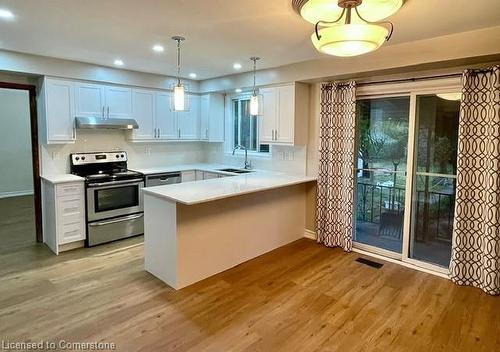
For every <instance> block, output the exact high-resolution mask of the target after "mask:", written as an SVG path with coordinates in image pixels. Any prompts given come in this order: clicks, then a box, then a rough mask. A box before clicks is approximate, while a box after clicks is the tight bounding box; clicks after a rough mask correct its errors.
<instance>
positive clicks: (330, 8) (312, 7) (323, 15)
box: [300, 0, 403, 24]
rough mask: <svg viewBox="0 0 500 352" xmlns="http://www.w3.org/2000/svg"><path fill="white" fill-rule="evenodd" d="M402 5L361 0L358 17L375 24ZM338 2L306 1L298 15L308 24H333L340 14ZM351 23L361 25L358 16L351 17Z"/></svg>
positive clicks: (400, 1) (397, 1) (388, 0)
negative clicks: (320, 22) (322, 22)
mask: <svg viewBox="0 0 500 352" xmlns="http://www.w3.org/2000/svg"><path fill="white" fill-rule="evenodd" d="M402 5H403V0H363V2H362V3H361V5H359V6H358V11H359V13H360V15H361V16H362V17H363V18H364V19H365V20H367V21H370V22H377V21H380V20H382V19H384V18H387V17H389V16H391V15H393V14H394V13H396V12H397V11H398V10H399V9H400V8H401V6H402ZM342 10H343V9H342V8H341V7H339V6H338V0H308V1H307V2H306V3H305V4H304V5H303V6H302V8H301V9H300V15H301V16H302V17H303V18H304V19H305V20H306V21H308V22H310V23H312V24H316V23H317V22H319V21H325V22H333V21H335V20H336V19H337V18H338V17H339V16H340V14H341V13H342ZM352 23H363V21H362V20H361V19H360V18H359V17H358V16H353V18H352Z"/></svg>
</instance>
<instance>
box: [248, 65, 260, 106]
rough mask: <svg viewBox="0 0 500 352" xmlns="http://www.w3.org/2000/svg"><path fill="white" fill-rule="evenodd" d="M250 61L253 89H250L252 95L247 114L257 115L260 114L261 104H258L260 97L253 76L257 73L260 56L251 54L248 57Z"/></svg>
mask: <svg viewBox="0 0 500 352" xmlns="http://www.w3.org/2000/svg"><path fill="white" fill-rule="evenodd" d="M250 60H251V61H253V90H252V96H251V97H250V111H249V114H250V116H258V115H261V113H260V107H261V106H262V104H260V100H261V99H260V97H259V94H258V91H257V86H256V85H255V78H256V75H257V61H259V60H260V57H256V56H253V57H251V58H250Z"/></svg>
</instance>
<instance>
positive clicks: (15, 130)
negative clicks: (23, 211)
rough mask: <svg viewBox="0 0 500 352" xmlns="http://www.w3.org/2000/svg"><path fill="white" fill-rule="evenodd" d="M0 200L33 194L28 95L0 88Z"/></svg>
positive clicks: (26, 92)
mask: <svg viewBox="0 0 500 352" xmlns="http://www.w3.org/2000/svg"><path fill="white" fill-rule="evenodd" d="M0 165H1V167H0V197H5V196H9V195H10V196H14V195H19V194H29V193H33V171H32V170H33V169H32V163H31V126H30V109H29V92H28V91H26V90H14V89H4V88H0Z"/></svg>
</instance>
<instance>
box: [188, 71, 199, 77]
mask: <svg viewBox="0 0 500 352" xmlns="http://www.w3.org/2000/svg"><path fill="white" fill-rule="evenodd" d="M197 76H198V75H197V74H196V73H194V72H191V73H190V74H189V77H191V78H196V77H197Z"/></svg>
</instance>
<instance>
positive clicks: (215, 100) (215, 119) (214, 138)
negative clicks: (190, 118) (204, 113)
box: [208, 94, 224, 142]
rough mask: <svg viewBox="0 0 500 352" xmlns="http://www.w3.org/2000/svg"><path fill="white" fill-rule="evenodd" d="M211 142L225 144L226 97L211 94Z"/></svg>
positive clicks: (209, 134)
mask: <svg viewBox="0 0 500 352" xmlns="http://www.w3.org/2000/svg"><path fill="white" fill-rule="evenodd" d="M208 140H209V142H224V96H223V95H222V94H210V98H209V116H208Z"/></svg>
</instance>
